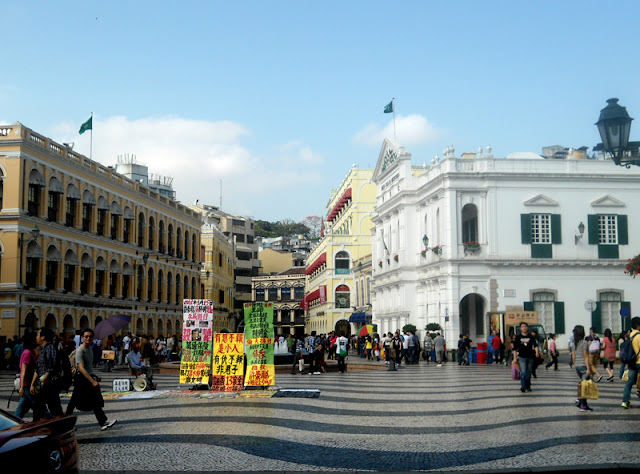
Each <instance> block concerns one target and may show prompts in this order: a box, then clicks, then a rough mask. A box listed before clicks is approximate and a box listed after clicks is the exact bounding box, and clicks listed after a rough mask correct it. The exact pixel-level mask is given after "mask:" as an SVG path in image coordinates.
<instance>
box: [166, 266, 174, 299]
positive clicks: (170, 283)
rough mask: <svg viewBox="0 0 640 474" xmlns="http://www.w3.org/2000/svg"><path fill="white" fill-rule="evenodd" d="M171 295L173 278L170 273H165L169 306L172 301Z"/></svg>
mask: <svg viewBox="0 0 640 474" xmlns="http://www.w3.org/2000/svg"><path fill="white" fill-rule="evenodd" d="M172 295H173V277H172V275H171V272H168V273H167V303H169V304H171V303H173V301H172V300H171V296H172Z"/></svg>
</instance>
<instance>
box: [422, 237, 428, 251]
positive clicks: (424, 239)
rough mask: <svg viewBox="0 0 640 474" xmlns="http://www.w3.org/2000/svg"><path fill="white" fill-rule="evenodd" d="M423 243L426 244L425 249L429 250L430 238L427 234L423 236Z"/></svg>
mask: <svg viewBox="0 0 640 474" xmlns="http://www.w3.org/2000/svg"><path fill="white" fill-rule="evenodd" d="M422 243H423V244H424V247H425V248H427V247H428V246H429V237H427V234H424V235H423V236H422Z"/></svg>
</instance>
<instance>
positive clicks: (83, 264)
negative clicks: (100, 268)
mask: <svg viewBox="0 0 640 474" xmlns="http://www.w3.org/2000/svg"><path fill="white" fill-rule="evenodd" d="M94 267H95V265H94V263H93V259H92V258H91V256H90V255H89V254H88V253H84V254H82V259H81V260H80V293H81V294H83V295H84V294H86V293H89V280H90V279H91V271H92V270H93V268H94Z"/></svg>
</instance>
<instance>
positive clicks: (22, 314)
mask: <svg viewBox="0 0 640 474" xmlns="http://www.w3.org/2000/svg"><path fill="white" fill-rule="evenodd" d="M0 174H1V176H0V177H1V180H2V181H1V188H0V337H13V336H14V335H21V334H23V333H24V332H25V331H27V330H32V329H35V328H37V327H38V326H47V327H50V328H52V329H53V330H54V331H55V332H56V333H65V334H71V333H73V332H74V331H75V330H76V329H79V328H82V327H94V326H95V325H96V324H97V323H98V322H100V321H101V320H103V319H105V318H107V317H109V316H111V315H112V314H116V313H123V314H129V315H131V316H132V322H131V324H130V327H129V328H127V329H126V330H128V331H131V332H133V333H138V334H142V333H149V334H153V335H157V334H163V335H164V334H167V333H179V332H180V330H181V327H182V323H181V321H182V300H183V298H199V297H200V225H201V221H200V214H199V213H197V212H195V211H192V210H190V209H188V208H187V207H185V206H183V205H182V204H180V203H179V202H177V201H175V200H173V199H171V198H170V197H167V196H163V195H161V194H160V193H158V192H156V191H153V190H151V189H150V188H148V187H146V186H144V185H143V184H141V183H140V182H138V181H134V180H131V179H128V178H126V177H125V176H123V175H121V174H118V173H116V172H115V171H114V170H113V169H112V168H111V167H107V166H103V165H101V164H99V163H97V162H95V161H92V160H91V159H89V158H87V157H86V156H83V155H80V154H78V153H75V152H74V151H72V149H71V148H70V147H68V146H66V145H62V144H59V143H56V142H54V141H53V140H51V139H49V138H47V137H44V136H42V135H40V134H38V133H36V132H34V131H33V130H30V129H29V128H27V127H25V126H24V125H22V124H20V123H15V124H13V125H0Z"/></svg>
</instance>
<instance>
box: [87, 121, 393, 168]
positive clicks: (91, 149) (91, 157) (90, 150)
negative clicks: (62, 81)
mask: <svg viewBox="0 0 640 474" xmlns="http://www.w3.org/2000/svg"><path fill="white" fill-rule="evenodd" d="M394 120H395V119H394ZM394 127H395V125H394ZM394 134H395V132H394ZM89 159H90V160H92V159H93V112H91V139H90V141H89Z"/></svg>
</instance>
